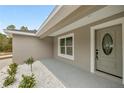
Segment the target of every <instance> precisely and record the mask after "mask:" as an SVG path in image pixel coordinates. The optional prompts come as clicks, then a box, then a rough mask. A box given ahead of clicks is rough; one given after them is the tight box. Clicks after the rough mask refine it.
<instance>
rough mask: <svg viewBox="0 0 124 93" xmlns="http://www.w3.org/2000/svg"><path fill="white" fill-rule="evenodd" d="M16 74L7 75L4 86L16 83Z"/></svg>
mask: <svg viewBox="0 0 124 93" xmlns="http://www.w3.org/2000/svg"><path fill="white" fill-rule="evenodd" d="M15 80H16V79H15V76H14V75H13V76H7V77H6V79H5V81H4V83H3V86H4V87H7V86H9V85H11V84H12V83H14V82H15Z"/></svg>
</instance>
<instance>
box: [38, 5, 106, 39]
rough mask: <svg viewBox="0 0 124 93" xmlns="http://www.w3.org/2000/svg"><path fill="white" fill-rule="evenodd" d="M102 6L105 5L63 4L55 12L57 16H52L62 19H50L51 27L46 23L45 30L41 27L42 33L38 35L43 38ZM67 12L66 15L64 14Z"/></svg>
mask: <svg viewBox="0 0 124 93" xmlns="http://www.w3.org/2000/svg"><path fill="white" fill-rule="evenodd" d="M103 7H105V6H103V5H101V6H100V5H96V6H95V5H82V6H66V5H65V6H63V10H62V9H61V10H60V11H59V12H58V15H57V14H56V16H58V17H56V16H54V17H53V19H54V18H55V19H54V20H56V19H57V18H60V17H61V16H62V17H63V19H62V20H60V21H58V22H57V23H54V22H53V21H52V26H51V27H48V25H46V28H47V30H46V29H45V30H46V31H44V30H43V29H42V31H41V32H42V34H41V35H40V37H41V38H43V37H45V36H48V35H50V34H51V33H53V32H55V31H57V30H59V29H61V28H63V27H65V26H66V25H69V24H71V23H73V22H75V21H76V20H79V19H80V18H83V17H85V16H87V15H88V14H90V13H93V12H95V11H97V10H99V9H101V8H103ZM67 10H68V11H67ZM72 10H73V11H72ZM65 11H66V12H65ZM67 12H68V15H67V16H65V15H66V13H67ZM59 13H60V14H59ZM59 16H60V17H59ZM49 22H50V23H51V21H49ZM49 22H48V23H49ZM48 28H49V29H48ZM43 32H44V33H43Z"/></svg>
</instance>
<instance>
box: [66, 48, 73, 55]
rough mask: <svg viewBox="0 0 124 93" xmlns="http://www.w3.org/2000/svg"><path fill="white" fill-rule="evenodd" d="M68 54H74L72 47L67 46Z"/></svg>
mask: <svg viewBox="0 0 124 93" xmlns="http://www.w3.org/2000/svg"><path fill="white" fill-rule="evenodd" d="M66 50H67V55H72V47H66Z"/></svg>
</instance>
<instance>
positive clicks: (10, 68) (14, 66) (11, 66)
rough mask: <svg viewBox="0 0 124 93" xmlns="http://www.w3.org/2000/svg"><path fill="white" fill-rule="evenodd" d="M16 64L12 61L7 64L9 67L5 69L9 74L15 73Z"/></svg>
mask: <svg viewBox="0 0 124 93" xmlns="http://www.w3.org/2000/svg"><path fill="white" fill-rule="evenodd" d="M17 67H18V65H17V64H16V63H12V64H10V65H9V69H8V70H7V72H8V74H9V75H10V76H12V75H15V74H16V71H17Z"/></svg>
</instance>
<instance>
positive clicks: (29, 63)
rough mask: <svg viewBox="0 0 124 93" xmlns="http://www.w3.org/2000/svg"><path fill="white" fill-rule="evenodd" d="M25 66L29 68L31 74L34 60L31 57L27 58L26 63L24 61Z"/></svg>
mask: <svg viewBox="0 0 124 93" xmlns="http://www.w3.org/2000/svg"><path fill="white" fill-rule="evenodd" d="M24 62H25V63H26V64H28V65H30V66H31V72H32V64H33V62H34V59H33V58H32V57H29V58H28V59H27V60H26V61H24Z"/></svg>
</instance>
